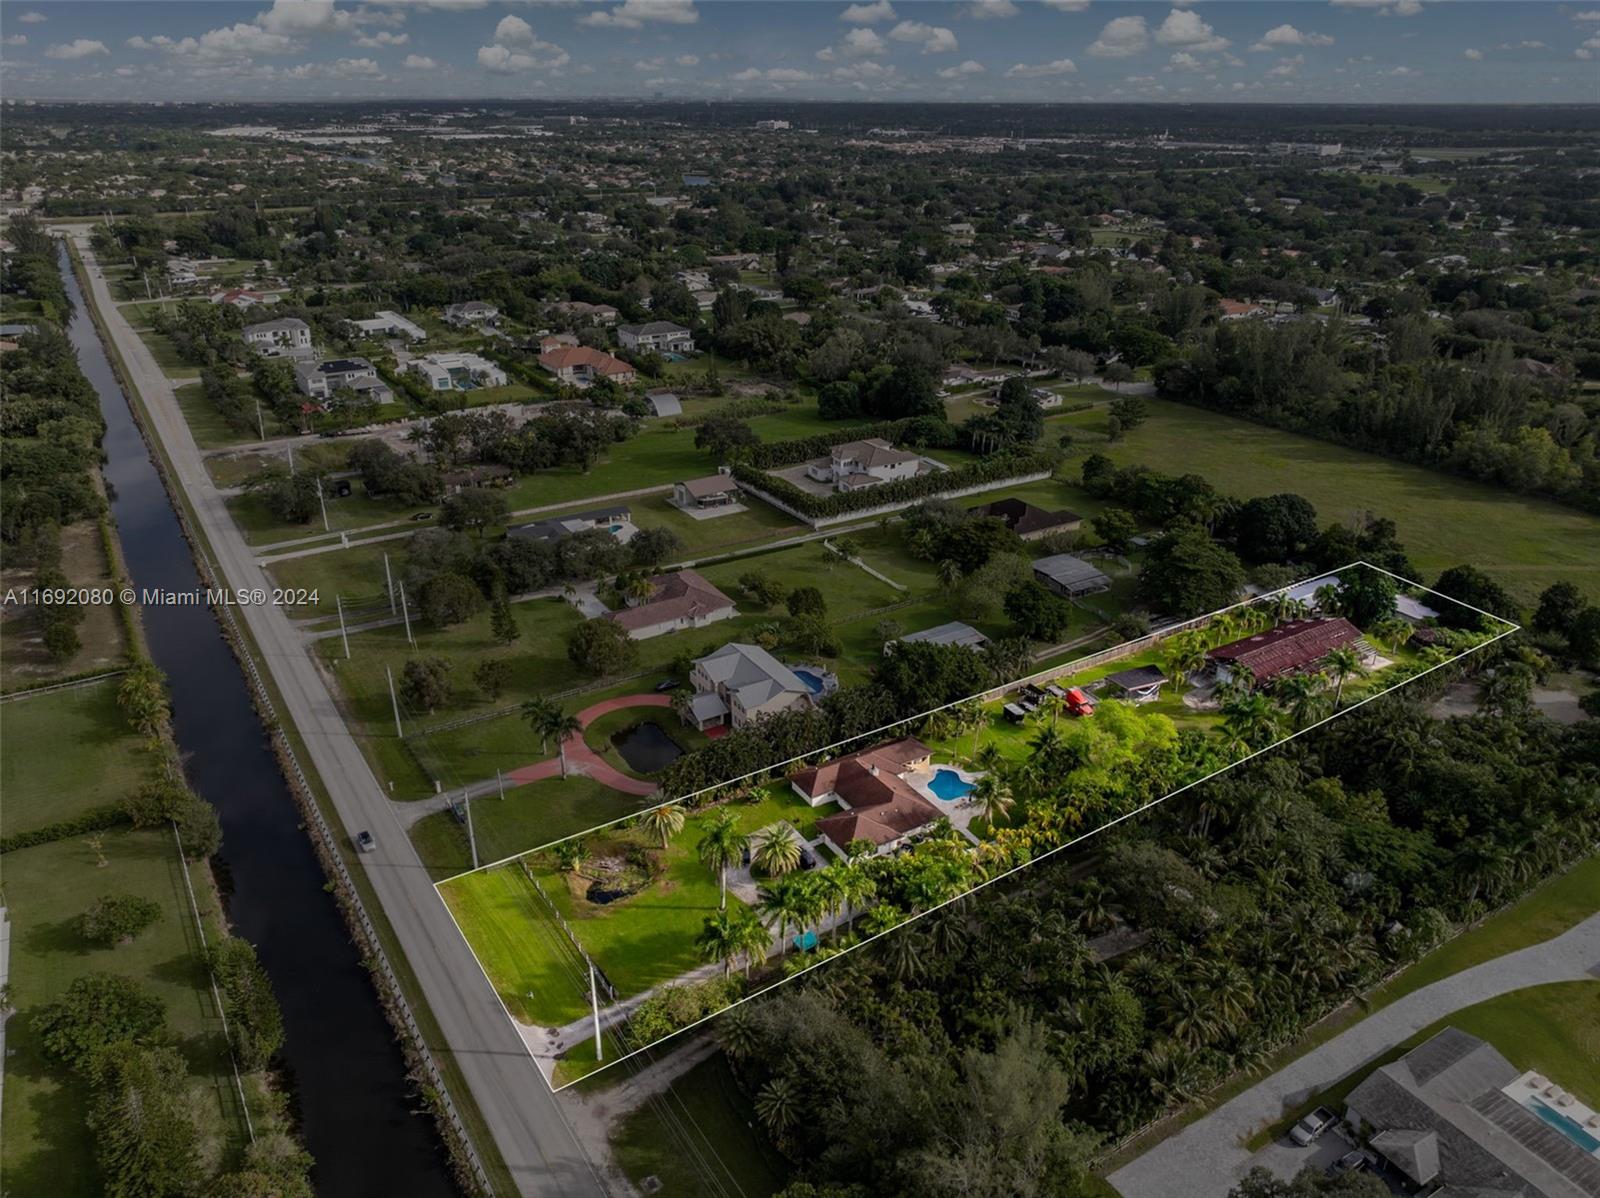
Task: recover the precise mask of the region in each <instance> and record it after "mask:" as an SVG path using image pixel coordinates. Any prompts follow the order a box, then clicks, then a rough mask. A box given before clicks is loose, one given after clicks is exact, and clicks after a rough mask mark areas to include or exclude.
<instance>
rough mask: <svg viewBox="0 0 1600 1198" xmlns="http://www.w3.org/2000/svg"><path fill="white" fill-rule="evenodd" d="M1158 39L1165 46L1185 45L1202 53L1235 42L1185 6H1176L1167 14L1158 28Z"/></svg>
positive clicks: (1220, 48)
mask: <svg viewBox="0 0 1600 1198" xmlns="http://www.w3.org/2000/svg"><path fill="white" fill-rule="evenodd" d="M1156 41H1158V42H1160V43H1161V44H1162V45H1163V46H1183V47H1184V48H1186V49H1189V50H1194V51H1197V52H1198V53H1202V54H1206V53H1210V52H1212V51H1215V50H1226V49H1227V48H1228V47H1229V46H1231V45H1232V44H1233V43H1232V42H1230V41H1229V40H1228V39H1227V38H1225V37H1221V36H1219V35H1218V33H1217V31H1216V30H1215V29H1213V28H1212V27H1211V26H1210V25H1207V24H1206V23H1205V22H1204V21H1202V20H1201V19H1200V14H1199V13H1197V12H1190V11H1189V10H1188V9H1183V8H1175V9H1173V10H1172V11H1171V12H1170V13H1168V14H1167V19H1166V20H1165V21H1163V22H1161V26H1160V28H1158V29H1157V30H1156Z"/></svg>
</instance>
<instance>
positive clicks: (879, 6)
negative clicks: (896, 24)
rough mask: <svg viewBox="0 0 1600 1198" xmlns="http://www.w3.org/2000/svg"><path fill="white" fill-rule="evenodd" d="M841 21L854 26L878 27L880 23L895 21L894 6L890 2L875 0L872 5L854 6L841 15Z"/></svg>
mask: <svg viewBox="0 0 1600 1198" xmlns="http://www.w3.org/2000/svg"><path fill="white" fill-rule="evenodd" d="M839 19H840V20H841V21H849V22H850V23H851V24H852V25H876V24H877V23H878V22H879V21H892V20H894V19H895V14H894V5H892V4H890V3H889V0H873V2H872V3H871V4H852V5H851V6H850V7H849V8H847V9H845V10H844V11H843V12H842V13H840V14H839Z"/></svg>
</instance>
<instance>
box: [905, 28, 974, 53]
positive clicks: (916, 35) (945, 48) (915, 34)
mask: <svg viewBox="0 0 1600 1198" xmlns="http://www.w3.org/2000/svg"><path fill="white" fill-rule="evenodd" d="M889 36H890V37H892V38H893V39H894V40H895V41H897V42H916V43H918V44H919V45H921V47H922V52H923V53H924V54H950V53H953V52H954V51H955V50H957V49H958V48H959V44H958V43H957V42H956V35H955V34H954V33H952V32H950V30H948V29H946V28H945V27H944V26H943V25H925V24H923V22H921V21H901V22H900V24H898V25H896V26H895V27H894V28H893V29H891V30H889Z"/></svg>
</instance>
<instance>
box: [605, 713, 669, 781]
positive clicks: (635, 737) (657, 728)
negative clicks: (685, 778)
mask: <svg viewBox="0 0 1600 1198" xmlns="http://www.w3.org/2000/svg"><path fill="white" fill-rule="evenodd" d="M611 743H612V744H613V745H615V746H616V747H617V752H618V753H621V754H622V760H624V761H626V762H627V763H628V768H629V769H632V770H636V771H638V772H639V773H641V774H654V773H656V772H658V771H660V770H664V769H666V768H667V766H669V765H671V764H672V763H673V762H674V761H676V760H678V758H680V757H682V756H683V746H682V745H680V744H679V743H678V742H677V741H675V740H673V739H672V737H670V736H668V735H667V730H666V729H665V728H663V727H662V726H661V725H660V724H658V723H656V722H655V721H654V720H646V721H644V722H643V723H642V724H635V725H634V726H633V727H631V728H624V729H623V730H622V731H621V732H614V733H612V734H611Z"/></svg>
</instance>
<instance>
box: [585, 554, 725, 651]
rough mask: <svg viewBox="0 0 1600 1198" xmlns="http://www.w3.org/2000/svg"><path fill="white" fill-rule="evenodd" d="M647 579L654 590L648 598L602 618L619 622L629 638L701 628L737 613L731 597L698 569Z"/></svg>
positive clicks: (640, 639)
mask: <svg viewBox="0 0 1600 1198" xmlns="http://www.w3.org/2000/svg"><path fill="white" fill-rule="evenodd" d="M650 582H651V585H652V587H653V588H654V589H653V590H652V591H651V593H650V597H649V598H648V599H646V600H644V601H643V602H641V603H638V604H635V605H631V606H628V607H624V608H621V609H620V610H618V611H614V612H608V613H607V614H606V617H605V618H606V619H608V620H613V621H615V622H616V623H618V624H620V625H622V627H623V628H624V629H626V630H627V633H628V636H629V637H630V638H631V639H633V640H636V641H643V640H648V639H649V638H651V637H653V636H660V635H662V633H666V632H673V631H676V630H677V629H679V628H704V627H705V626H706V625H707V624H714V623H716V622H717V621H718V620H726V619H729V618H730V617H732V616H735V615H737V614H738V612H737V610H736V609H735V608H734V606H733V600H732V599H729V598H728V597H727V596H726V595H724V594H723V593H722V592H721V591H719V590H717V588H716V587H714V586H712V585H711V584H710V583H709V582H707V581H706V580H705V578H703V577H702V576H701V575H700V573H699V572H698V571H695V570H677V571H674V572H673V573H671V574H657V575H655V577H653V578H651V579H650Z"/></svg>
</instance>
